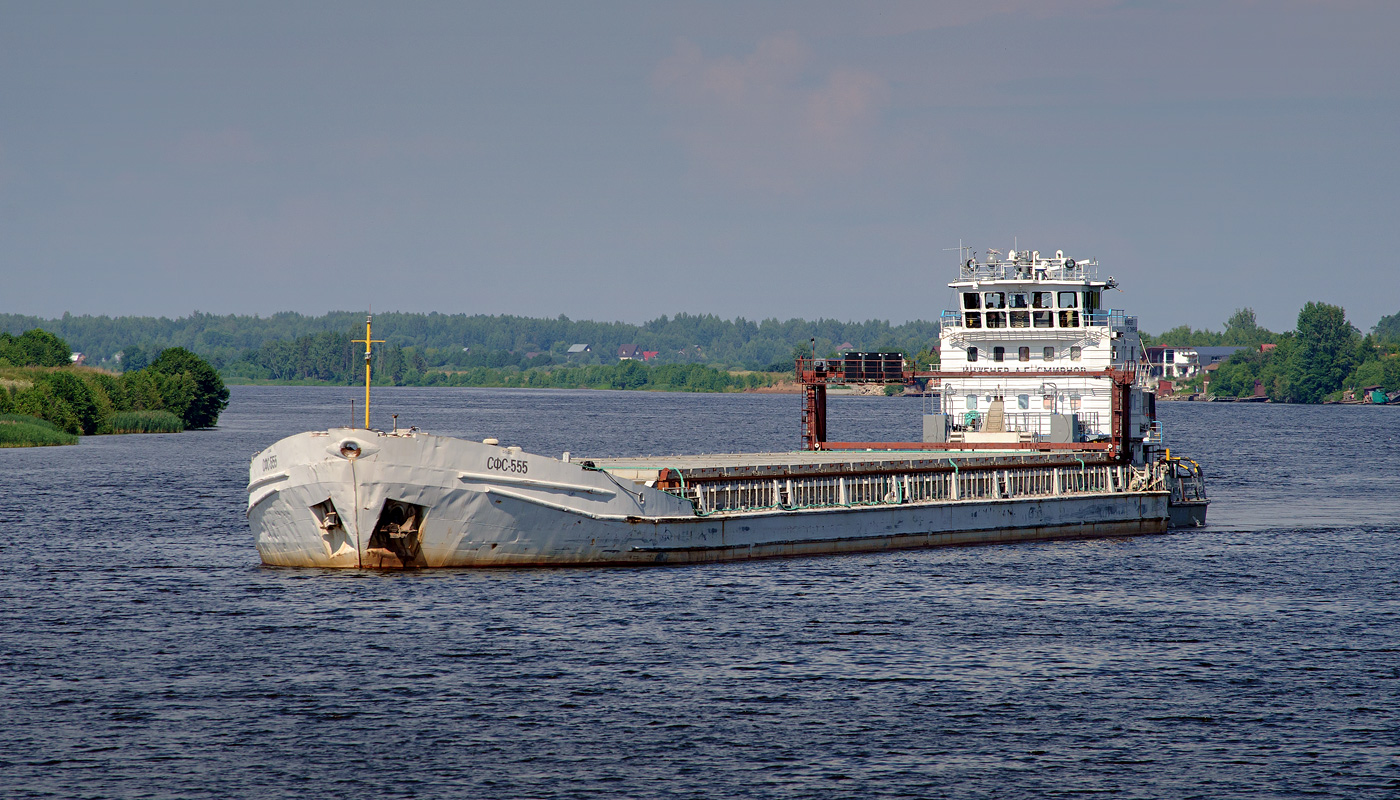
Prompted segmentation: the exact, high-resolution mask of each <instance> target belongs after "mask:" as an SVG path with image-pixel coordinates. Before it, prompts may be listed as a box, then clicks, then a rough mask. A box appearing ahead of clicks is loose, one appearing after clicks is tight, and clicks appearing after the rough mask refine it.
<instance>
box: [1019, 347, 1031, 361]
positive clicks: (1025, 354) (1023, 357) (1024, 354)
mask: <svg viewBox="0 0 1400 800" xmlns="http://www.w3.org/2000/svg"><path fill="white" fill-rule="evenodd" d="M1016 360H1017V361H1030V360H1031V349H1030V348H1029V347H1022V348H1021V349H1019V350H1017V351H1016Z"/></svg>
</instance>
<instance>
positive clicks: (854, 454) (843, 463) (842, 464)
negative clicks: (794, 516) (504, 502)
mask: <svg viewBox="0 0 1400 800" xmlns="http://www.w3.org/2000/svg"><path fill="white" fill-rule="evenodd" d="M572 460H573V461H575V462H577V463H584V464H588V463H591V464H592V465H593V466H596V467H597V468H599V469H603V470H606V471H607V472H609V473H610V474H613V475H616V476H618V477H620V478H628V479H631V480H634V481H650V480H655V479H657V478H658V477H659V475H660V473H661V471H662V470H672V471H679V472H680V473H681V474H682V475H683V476H684V477H685V479H686V480H688V481H693V480H707V479H708V480H721V479H732V478H764V477H774V478H775V477H778V476H815V475H852V474H869V473H877V472H895V471H899V472H910V471H940V472H941V471H953V470H967V469H972V470H976V469H1009V468H1015V467H1051V466H1068V465H1074V466H1080V465H1087V464H1108V463H1113V460H1112V458H1111V457H1110V456H1109V454H1108V453H1107V452H1105V451H1103V450H1087V451H1078V450H1057V451H1053V452H1028V451H1026V450H991V449H985V448H979V449H978V450H977V452H976V453H975V454H974V453H969V452H966V451H963V452H958V451H947V450H816V451H813V450H797V451H792V452H785V453H711V454H701V455H674V456H635V457H628V458H586V457H578V456H575V457H574V458H573V459H572Z"/></svg>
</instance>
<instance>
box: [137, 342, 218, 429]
mask: <svg viewBox="0 0 1400 800" xmlns="http://www.w3.org/2000/svg"><path fill="white" fill-rule="evenodd" d="M150 370H151V371H152V372H156V373H158V374H161V375H164V376H167V377H175V378H178V377H179V376H180V375H181V374H188V375H189V377H190V380H191V383H192V385H191V389H192V396H191V397H190V400H189V404H188V405H187V406H186V407H185V408H184V409H183V410H182V411H176V409H174V408H171V407H170V405H169V404H167V406H166V408H167V409H168V410H170V411H172V412H175V413H177V414H180V416H181V418H183V419H184V421H185V427H187V428H212V427H214V426H215V425H217V424H218V422H219V414H220V412H222V411H223V410H224V409H225V408H227V407H228V389H227V388H226V387H225V386H224V382H223V380H222V379H221V378H220V377H219V373H217V372H215V371H214V368H213V367H212V366H210V365H209V362H207V361H205V360H204V359H202V358H200V357H199V356H197V355H195V354H194V353H191V352H190V351H188V350H186V349H185V348H183V347H168V348H166V349H164V350H162V351H160V355H158V356H156V360H155V361H152V362H151V366H150ZM171 388H174V387H171ZM181 395H182V396H183V390H182V391H181Z"/></svg>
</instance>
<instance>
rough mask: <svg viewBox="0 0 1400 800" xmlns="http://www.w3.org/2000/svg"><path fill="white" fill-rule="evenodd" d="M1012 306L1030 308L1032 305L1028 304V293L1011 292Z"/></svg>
mask: <svg viewBox="0 0 1400 800" xmlns="http://www.w3.org/2000/svg"><path fill="white" fill-rule="evenodd" d="M1011 307H1012V308H1030V306H1028V305H1027V304H1026V293H1025V292H1012V293H1011Z"/></svg>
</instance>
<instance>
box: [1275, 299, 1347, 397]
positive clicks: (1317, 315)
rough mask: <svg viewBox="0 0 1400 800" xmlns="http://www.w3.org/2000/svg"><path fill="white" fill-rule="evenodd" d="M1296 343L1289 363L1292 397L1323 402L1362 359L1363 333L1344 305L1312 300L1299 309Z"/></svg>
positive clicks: (1338, 387) (1340, 385)
mask: <svg viewBox="0 0 1400 800" xmlns="http://www.w3.org/2000/svg"><path fill="white" fill-rule="evenodd" d="M1295 336H1296V340H1297V341H1296V344H1295V346H1294V348H1293V353H1292V358H1291V360H1290V363H1289V368H1288V373H1289V379H1290V380H1289V383H1290V385H1291V393H1292V398H1291V399H1293V400H1295V401H1296V402H1300V403H1320V402H1322V399H1323V397H1325V396H1326V395H1327V394H1328V393H1330V392H1335V391H1337V390H1338V389H1340V388H1341V387H1342V382H1343V381H1344V380H1345V379H1346V377H1347V374H1348V373H1350V372H1351V371H1352V369H1353V368H1354V367H1355V366H1356V365H1357V364H1358V363H1359V362H1360V360H1361V359H1360V357H1359V353H1358V350H1359V346H1360V340H1361V334H1360V333H1359V332H1358V331H1357V330H1356V328H1355V327H1353V326H1352V324H1351V323H1350V322H1347V318H1346V312H1345V311H1344V310H1343V309H1342V308H1341V307H1340V306H1334V305H1328V304H1327V303H1314V302H1309V303H1308V304H1307V305H1305V306H1303V310H1301V311H1299V312H1298V329H1297V331H1296V334H1295Z"/></svg>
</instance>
